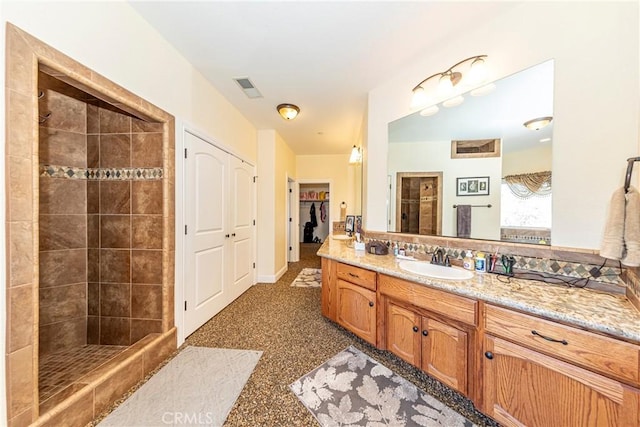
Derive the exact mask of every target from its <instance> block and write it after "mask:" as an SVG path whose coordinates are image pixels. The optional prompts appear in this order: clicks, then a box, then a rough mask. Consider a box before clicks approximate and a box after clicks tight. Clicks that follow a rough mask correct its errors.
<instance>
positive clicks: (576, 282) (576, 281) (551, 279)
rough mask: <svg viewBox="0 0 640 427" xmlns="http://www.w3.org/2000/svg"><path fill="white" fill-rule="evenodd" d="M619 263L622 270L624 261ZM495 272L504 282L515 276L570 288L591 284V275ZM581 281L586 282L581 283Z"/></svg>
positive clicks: (508, 281) (602, 265)
mask: <svg viewBox="0 0 640 427" xmlns="http://www.w3.org/2000/svg"><path fill="white" fill-rule="evenodd" d="M606 263H607V260H606V259H605V260H604V262H603V263H602V264H601V265H600V267H598V269H597V271H598V272H600V271H601V270H602V269H603V268H604V266H605V264H606ZM618 265H619V268H620V271H622V263H621V262H620V261H618ZM493 274H496V275H497V276H498V280H499V281H500V282H502V283H511V281H510V278H511V277H513V278H516V279H523V280H539V281H542V282H545V283H550V284H556V285H557V284H562V285H566V286H567V287H569V288H580V289H582V288H585V287H586V286H587V285H588V284H589V277H573V278H571V279H565V278H563V277H562V276H548V275H545V274H543V273H539V272H536V271H531V272H514V273H513V274H505V273H499V272H493ZM532 276H533V277H532ZM603 276H617V274H615V273H609V274H603ZM502 277H506V278H507V280H506V281H505V280H502ZM581 282H584V283H581Z"/></svg>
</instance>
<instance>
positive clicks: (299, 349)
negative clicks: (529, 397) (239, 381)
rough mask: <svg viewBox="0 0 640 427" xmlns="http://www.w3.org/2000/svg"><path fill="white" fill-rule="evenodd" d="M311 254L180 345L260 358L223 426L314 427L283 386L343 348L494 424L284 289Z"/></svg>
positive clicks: (306, 248) (309, 297) (303, 293)
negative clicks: (245, 352) (252, 352)
mask: <svg viewBox="0 0 640 427" xmlns="http://www.w3.org/2000/svg"><path fill="white" fill-rule="evenodd" d="M319 248H320V244H312V243H306V244H303V243H301V244H300V261H299V262H296V263H290V264H289V270H288V271H287V273H285V274H284V275H283V276H282V277H281V278H280V280H278V282H276V283H275V284H257V285H255V286H252V287H251V288H250V289H249V290H248V291H247V292H245V293H244V294H243V295H242V296H240V297H239V298H238V299H237V300H235V301H234V302H233V303H231V304H230V305H229V306H228V307H226V308H225V309H224V310H222V311H221V312H220V313H218V314H217V315H216V316H215V317H214V318H213V319H211V320H210V321H209V322H207V323H206V324H204V325H203V326H202V327H201V328H200V329H198V330H197V331H196V332H194V333H193V334H192V335H191V336H190V337H188V338H187V340H186V342H185V344H183V346H182V347H181V348H184V347H185V346H187V345H194V346H202V347H213V348H216V347H217V348H233V349H245V350H258V351H262V352H263V353H262V357H261V358H260V360H259V362H258V364H257V365H256V368H255V370H254V371H253V373H252V374H251V377H250V378H249V381H247V383H246V385H245V387H244V389H243V390H242V393H241V394H240V396H239V397H238V400H236V403H235V405H234V406H233V408H232V409H231V412H230V413H229V416H228V417H227V420H226V422H225V427H235V426H238V427H239V426H247V427H256V426H268V427H277V426H317V425H318V423H317V421H316V420H315V419H314V418H313V416H312V415H311V414H310V413H309V411H307V409H306V408H305V407H304V406H303V405H302V403H300V401H299V400H298V398H297V397H296V396H295V394H293V392H291V390H290V389H289V384H291V383H293V382H294V381H295V380H297V379H298V378H300V377H301V376H303V375H304V374H306V373H307V372H309V371H311V370H313V369H314V368H316V367H318V366H320V365H321V364H322V363H324V362H325V361H327V360H328V359H330V358H331V357H333V356H334V355H335V354H337V353H339V352H341V351H342V350H344V349H345V348H346V347H348V346H350V345H353V346H354V347H356V348H358V349H359V350H360V351H362V352H364V353H365V354H367V355H369V356H370V357H372V358H374V359H376V360H377V361H378V362H380V363H382V364H383V365H385V366H386V367H388V368H389V369H392V370H393V371H394V372H396V373H397V374H398V375H401V376H402V377H403V378H405V379H406V380H408V381H410V382H411V383H413V384H415V385H416V386H418V387H419V388H420V389H422V390H424V391H425V392H427V393H429V394H430V395H432V396H434V397H436V398H437V399H438V400H440V401H441V402H443V403H445V404H446V405H448V406H449V407H451V408H453V409H455V410H456V411H458V412H459V413H460V414H462V415H463V416H465V417H466V418H468V419H469V420H471V421H472V422H474V423H475V424H477V425H479V426H496V425H497V424H495V423H493V422H492V421H491V420H490V419H488V418H487V417H485V416H483V415H482V414H480V413H479V412H478V411H476V410H475V408H474V407H473V405H472V404H471V402H470V401H469V400H467V399H465V398H464V397H462V396H460V395H459V394H458V393H456V392H454V391H452V390H451V389H449V388H448V387H446V386H444V385H442V384H440V383H439V382H437V381H435V380H433V379H431V378H430V377H428V376H427V375H426V374H424V373H423V372H421V371H420V370H419V369H417V368H415V367H413V366H411V365H409V364H408V363H406V362H404V361H402V360H400V359H399V358H398V357H396V356H394V355H392V354H391V353H389V352H387V351H380V350H377V349H376V348H375V347H373V346H371V345H369V344H368V343H366V342H364V341H362V340H361V339H359V338H357V337H356V336H355V335H353V334H351V333H350V332H348V331H346V330H345V329H343V328H342V327H340V326H338V325H336V324H335V323H333V322H331V321H329V320H327V319H325V318H324V317H323V316H322V314H321V312H320V291H321V288H300V287H294V286H290V285H291V282H292V281H293V280H294V279H295V278H296V276H297V275H298V273H300V271H301V270H302V269H303V268H305V267H309V268H320V258H319V257H317V256H316V252H317V250H318V249H319ZM138 386H139V385H138ZM130 393H131V392H130ZM124 398H126V396H125V397H124ZM124 398H123V399H121V401H122V400H124Z"/></svg>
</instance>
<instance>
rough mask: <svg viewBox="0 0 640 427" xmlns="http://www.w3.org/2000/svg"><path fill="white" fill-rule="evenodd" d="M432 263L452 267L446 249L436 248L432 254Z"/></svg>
mask: <svg viewBox="0 0 640 427" xmlns="http://www.w3.org/2000/svg"><path fill="white" fill-rule="evenodd" d="M431 264H436V265H444V266H446V267H451V260H449V255H446V252H445V251H444V249H442V248H436V250H435V251H433V255H432V256H431Z"/></svg>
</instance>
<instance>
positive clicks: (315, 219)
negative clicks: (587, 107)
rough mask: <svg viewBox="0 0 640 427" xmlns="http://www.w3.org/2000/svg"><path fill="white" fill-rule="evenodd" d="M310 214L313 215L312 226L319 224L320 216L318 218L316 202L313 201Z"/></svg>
mask: <svg viewBox="0 0 640 427" xmlns="http://www.w3.org/2000/svg"><path fill="white" fill-rule="evenodd" d="M309 216H310V217H311V226H312V227H317V226H318V218H316V204H315V203H311V208H310V209H309Z"/></svg>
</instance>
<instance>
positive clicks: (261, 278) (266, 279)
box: [258, 265, 289, 283]
mask: <svg viewBox="0 0 640 427" xmlns="http://www.w3.org/2000/svg"><path fill="white" fill-rule="evenodd" d="M288 270H289V268H288V267H287V266H286V265H285V266H284V267H282V268H281V269H280V271H278V272H277V273H276V274H264V275H258V283H276V282H277V281H278V280H280V278H281V277H282V276H284V273H286V272H287V271H288Z"/></svg>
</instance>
